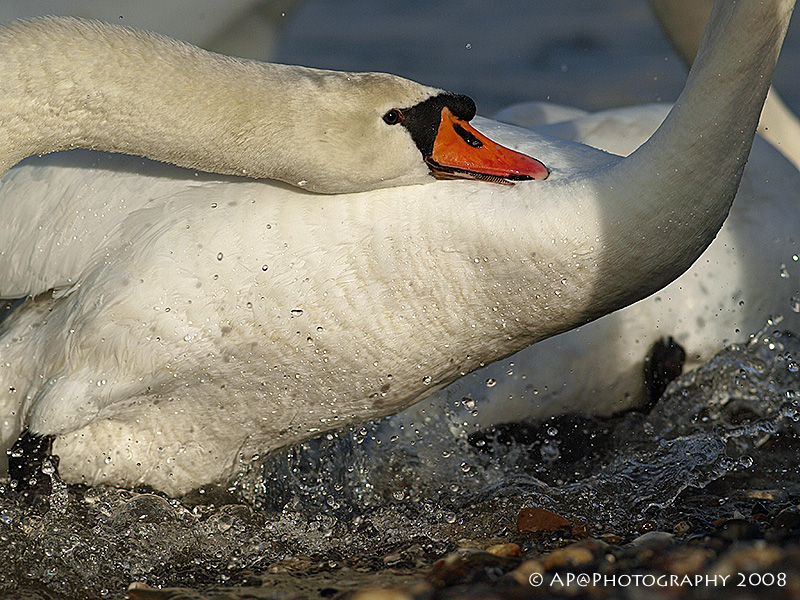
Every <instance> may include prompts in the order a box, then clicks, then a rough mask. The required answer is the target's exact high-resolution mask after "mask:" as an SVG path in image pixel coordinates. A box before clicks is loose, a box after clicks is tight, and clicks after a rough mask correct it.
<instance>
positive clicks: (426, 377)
mask: <svg viewBox="0 0 800 600" xmlns="http://www.w3.org/2000/svg"><path fill="white" fill-rule="evenodd" d="M431 381H433V378H432V377H431V376H430V375H425V377H423V378H422V383H424V384H425V385H430V383H431Z"/></svg>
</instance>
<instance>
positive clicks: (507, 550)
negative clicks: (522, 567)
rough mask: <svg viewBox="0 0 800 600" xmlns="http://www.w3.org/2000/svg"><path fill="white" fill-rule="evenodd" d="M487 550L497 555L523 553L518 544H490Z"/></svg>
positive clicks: (517, 554)
mask: <svg viewBox="0 0 800 600" xmlns="http://www.w3.org/2000/svg"><path fill="white" fill-rule="evenodd" d="M486 551H487V552H488V553H489V554H494V555H495V556H519V555H520V554H521V553H522V551H521V550H520V547H519V546H518V545H517V544H495V545H494V546H489V547H488V548H487V549H486Z"/></svg>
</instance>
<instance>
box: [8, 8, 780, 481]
mask: <svg viewBox="0 0 800 600" xmlns="http://www.w3.org/2000/svg"><path fill="white" fill-rule="evenodd" d="M792 6H793V2H791V1H790V0H766V1H763V2H760V1H759V2H756V1H752V0H751V1H741V2H737V3H722V4H721V5H719V6H718V7H717V9H716V10H715V12H714V14H713V16H712V18H711V26H710V28H709V32H708V35H707V39H706V43H705V45H704V48H703V50H702V51H701V53H700V55H699V57H698V59H697V63H696V65H695V67H694V68H693V70H692V72H691V74H690V76H689V79H688V81H687V84H686V88H685V90H684V92H683V94H682V95H681V97H680V99H679V102H678V103H677V105H676V108H675V109H674V110H673V111H672V112H671V113H670V115H669V117H668V118H667V119H666V120H665V122H664V124H663V125H662V126H661V127H660V128H659V130H658V131H657V132H656V133H655V134H654V135H653V136H652V137H651V139H650V140H649V141H648V142H647V143H645V144H644V145H643V146H642V147H641V148H640V149H639V150H637V151H636V152H635V153H633V154H632V155H631V156H630V157H628V158H625V159H620V158H619V157H616V156H614V155H610V154H607V153H604V152H602V151H598V150H595V149H592V148H590V147H586V146H581V145H578V144H572V143H569V142H563V141H559V140H555V139H549V138H546V137H543V136H539V135H536V134H534V133H531V132H527V131H524V130H521V129H516V128H513V127H508V126H503V125H501V124H498V123H493V122H491V121H486V120H483V119H477V120H476V125H477V126H478V127H480V128H481V129H482V130H483V131H484V132H485V133H486V134H487V135H490V136H493V137H495V138H497V139H502V140H504V141H505V142H506V143H507V144H509V145H514V146H517V147H518V148H519V149H520V150H521V151H530V150H531V149H532V148H536V153H537V156H540V157H541V158H542V159H543V160H544V161H545V162H546V164H548V166H550V167H551V168H552V174H551V177H550V178H549V179H548V180H547V181H544V182H533V181H531V182H524V181H523V182H520V183H518V184H517V185H515V186H491V185H486V184H483V183H481V182H476V181H439V182H435V183H431V184H429V185H415V186H408V187H392V188H381V189H377V190H373V191H370V192H365V193H354V194H348V195H337V196H322V195H315V194H310V193H307V192H305V191H303V190H301V189H297V188H292V187H288V186H285V185H282V184H278V183H272V182H248V181H234V180H228V181H211V180H209V178H205V177H203V178H200V180H199V181H197V182H195V181H193V180H192V176H191V174H179V173H182V172H179V171H174V172H173V174H172V175H169V174H166V175H164V176H161V177H159V176H147V177H145V180H146V181H144V182H143V181H141V177H142V176H141V175H138V174H136V173H131V172H130V171H125V169H124V168H121V169H117V170H112V171H109V175H108V178H107V179H106V180H105V181H100V180H98V181H96V182H93V183H92V185H91V186H88V188H87V189H83V190H82V196H81V197H80V203H81V204H80V207H79V210H77V211H76V210H75V205H74V204H72V205H71V208H70V209H68V210H67V211H66V212H67V214H69V215H70V216H71V219H70V220H69V222H67V223H65V225H66V226H67V228H77V229H76V230H80V229H81V228H82V227H85V228H86V230H87V231H90V232H91V235H89V236H88V238H87V239H86V241H85V243H84V240H82V239H80V238H78V239H77V240H73V239H67V240H66V241H65V242H64V244H63V246H61V248H62V249H63V250H62V251H64V252H71V253H74V256H75V257H76V258H75V260H74V261H73V264H72V266H71V267H69V268H67V269H66V271H62V272H60V273H56V274H50V275H49V276H48V278H47V279H46V280H42V281H39V284H38V285H39V286H40V287H44V286H48V285H49V286H50V287H63V288H64V289H61V290H60V291H59V293H58V294H56V296H55V297H51V298H46V297H39V298H36V299H32V300H28V301H27V302H26V303H25V304H24V305H23V306H21V307H20V308H19V309H18V310H17V311H15V312H14V313H12V315H11V316H10V317H9V319H7V321H6V323H4V325H3V330H2V356H3V362H2V364H0V379H2V383H3V385H2V388H0V402H1V403H2V406H3V408H2V412H0V414H3V415H5V421H4V423H3V440H4V442H5V443H6V445H9V444H10V443H11V442H12V441H13V440H14V439H15V437H16V436H17V435H19V433H20V431H21V430H23V428H25V427H27V428H28V429H29V430H30V431H31V432H33V433H34V434H38V435H45V436H52V437H54V438H55V439H54V441H53V451H54V452H55V453H56V454H57V455H59V457H60V459H61V465H60V470H61V474H62V476H63V477H64V478H65V479H66V480H67V481H84V482H87V483H90V484H94V483H99V482H104V483H110V484H115V485H133V484H136V483H139V482H143V483H147V484H150V485H152V486H154V487H156V488H159V489H161V490H163V491H165V492H167V493H170V494H180V493H184V492H186V491H188V490H190V489H191V488H193V487H195V486H197V485H201V484H203V483H206V482H211V481H217V480H221V479H224V478H225V477H228V476H230V475H232V474H233V472H234V471H235V470H236V467H237V463H238V461H240V460H244V461H247V460H250V458H251V457H252V456H253V455H254V454H256V453H260V452H265V451H270V450H273V449H275V448H278V447H280V446H284V445H286V444H289V443H292V442H295V441H297V440H301V439H304V438H306V437H308V436H310V435H313V434H314V433H316V432H320V431H324V430H327V429H332V428H335V427H341V426H344V425H347V424H351V423H355V422H359V421H364V420H367V419H370V418H375V417H378V416H381V415H386V414H390V413H392V412H396V411H398V410H400V409H402V408H403V407H405V406H408V405H410V404H412V403H413V402H416V401H418V400H420V399H421V398H424V397H425V396H427V395H429V394H430V393H432V392H433V391H435V390H436V389H439V388H441V387H442V386H444V385H446V384H447V383H450V382H451V381H453V380H454V379H456V378H458V377H459V376H461V375H463V374H465V373H467V372H470V371H472V370H474V369H476V368H478V367H479V366H480V365H481V364H482V363H485V362H489V361H493V360H497V359H499V358H502V357H504V356H508V355H510V354H511V353H513V352H516V351H518V350H520V349H522V348H524V347H526V346H527V345H529V344H531V343H534V342H536V341H538V340H540V339H544V338H546V337H549V336H552V335H555V334H557V333H559V332H561V331H565V330H567V329H570V328H573V327H576V326H579V325H581V324H583V323H586V322H588V321H590V320H592V319H595V318H598V317H600V316H602V315H604V314H606V313H608V312H610V311H612V310H614V309H616V308H619V307H621V306H624V305H626V304H629V303H631V302H633V301H635V300H637V299H639V298H641V297H643V296H646V295H648V294H649V293H652V292H653V291H655V290H657V289H659V288H660V287H662V286H663V285H665V284H666V283H667V282H669V281H670V280H672V279H673V278H675V277H676V276H677V275H678V274H680V273H681V272H682V271H683V270H685V269H686V268H688V266H689V265H690V264H691V263H692V262H693V260H694V259H695V258H696V257H697V256H698V255H699V254H700V253H701V252H702V250H703V249H704V248H705V247H706V246H707V245H708V244H709V243H710V241H711V240H712V239H713V237H714V235H715V233H716V231H717V230H718V229H719V227H720V226H721V224H722V222H723V220H724V219H725V216H726V215H727V212H728V209H729V207H730V203H731V201H732V199H733V196H734V193H735V190H736V187H737V185H738V180H739V177H740V175H741V171H742V169H743V166H744V162H745V160H746V158H747V155H748V152H749V149H750V145H751V143H752V139H753V135H754V132H755V127H756V123H757V119H758V113H759V111H760V107H761V104H762V103H763V99H764V96H765V94H766V90H767V85H768V80H769V74H770V73H771V72H772V69H773V68H774V65H775V62H776V60H777V55H778V52H779V49H780V43H781V40H782V37H783V34H784V32H785V28H786V25H787V23H788V20H789V16H790V13H791V8H792ZM733 75H735V76H733ZM384 109H385V107H382V110H384ZM112 160H115V161H116V160H122V161H123V163H124V161H129V162H127V163H124V164H127V165H130V164H131V163H130V161H135V160H136V159H130V158H128V159H119V158H118V157H116V158H113V159H112ZM30 168H31V167H30V165H23V166H21V167H19V168H17V169H15V170H13V171H11V172H10V173H8V174H6V175H5V176H4V178H3V181H2V186H3V189H2V198H3V202H4V203H5V202H8V208H9V211H11V212H12V213H13V211H14V210H15V207H16V206H18V205H20V204H23V203H21V202H19V201H15V192H14V189H13V188H14V186H15V185H17V186H18V191H19V192H20V193H22V192H21V191H22V190H25V192H24V197H26V198H28V202H31V200H30V199H31V198H47V197H48V196H47V193H48V191H47V190H50V189H56V190H57V189H59V187H60V182H59V180H58V177H59V176H60V175H59V173H61V174H63V173H64V171H65V169H61V170H51V171H48V170H47V168H43V169H42V168H40V169H42V170H39V171H36V172H35V174H33V175H32V174H31V172H30ZM127 168H129V169H130V166H128V167H127ZM164 169H167V167H164ZM133 177H136V178H137V194H138V195H140V196H141V197H142V198H148V199H150V200H149V201H142V200H140V201H139V203H138V205H136V206H135V207H132V208H133V209H132V210H129V211H127V212H126V211H125V210H124V209H119V208H118V207H117V206H116V205H114V206H108V205H107V200H106V199H107V195H106V191H107V190H112V189H113V190H120V189H125V188H126V186H128V185H130V178H133ZM37 178H39V179H40V181H39V182H37V181H35V179H37ZM37 185H38V186H40V189H39V190H38V192H37V191H36V190H34V189H33V188H35V187H36V186H37ZM6 186H9V187H8V188H7V187H6ZM104 186H107V187H104ZM148 187H149V189H147V188H148ZM42 188H44V189H42ZM98 190H99V191H98ZM6 192H8V193H6ZM50 198H51V199H52V198H53V197H52V196H51V197H50ZM70 202H72V200H69V199H67V203H68V204H69V203H70ZM19 210H20V211H24V210H25V209H24V208H19ZM115 211H116V216H115V215H114V214H112V213H114V212H115ZM76 212H77V213H78V214H77V215H76ZM107 218H108V219H107ZM59 220H60V215H59V213H58V212H57V211H55V210H45V211H43V212H42V215H41V218H40V220H39V222H38V224H36V225H34V226H32V227H28V231H29V232H30V233H31V235H32V236H33V238H34V239H33V240H25V239H24V236H21V237H20V238H19V239H20V248H27V251H23V250H21V253H22V254H21V255H16V254H15V252H16V250H14V251H13V252H11V251H9V252H10V255H9V256H6V257H4V260H3V264H14V263H16V264H35V265H36V266H37V268H38V267H39V266H40V265H41V264H42V263H43V262H46V260H44V259H42V258H41V257H40V256H39V254H40V252H39V250H40V248H41V249H42V252H41V253H46V252H47V248H46V246H47V245H49V244H51V243H53V242H52V240H50V239H41V238H40V234H38V233H37V231H38V228H39V227H42V230H43V231H48V230H49V229H48V227H50V225H51V224H52V223H53V222H54V221H55V222H58V221H59ZM17 221H20V219H16V218H14V219H13V222H17ZM93 223H94V224H99V228H100V232H98V231H97V228H95V227H93V226H92V224H93ZM106 223H108V224H109V225H110V227H109V228H108V229H105V224H106ZM87 224H88V225H87ZM37 236H39V237H37ZM654 242H657V243H654ZM57 243H59V244H60V243H61V242H60V241H59V242H57ZM26 252H27V253H26ZM50 277H52V279H50ZM2 279H3V278H0V280H2ZM69 280H71V281H72V286H71V287H64V286H66V285H67V282H68V281H69ZM56 281H57V283H56ZM31 357H34V358H35V360H32V359H31Z"/></svg>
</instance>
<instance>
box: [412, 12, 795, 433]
mask: <svg viewBox="0 0 800 600" xmlns="http://www.w3.org/2000/svg"><path fill="white" fill-rule="evenodd" d="M650 4H651V5H652V6H653V8H654V10H655V11H656V13H657V14H658V15H659V19H660V20H661V22H662V25H663V27H664V30H665V31H666V32H667V33H668V35H669V37H670V39H671V40H672V41H673V43H674V45H675V46H676V48H677V49H678V50H679V52H680V54H681V56H682V57H683V58H684V59H685V60H686V61H687V64H689V65H691V61H692V60H693V59H694V55H695V53H696V51H697V47H698V45H699V42H700V37H701V34H702V30H703V25H704V23H705V19H706V18H707V17H708V13H709V12H710V9H711V4H713V3H711V2H704V1H694V0H692V1H684V0H651V2H650ZM776 101H778V102H780V101H779V98H778V96H777V94H775V93H774V90H773V89H772V88H771V87H770V92H769V94H768V96H767V100H766V102H765V108H764V111H763V112H762V116H761V121H760V125H759V131H761V130H763V129H764V125H765V123H766V124H767V129H768V131H769V132H771V133H772V136H771V137H767V139H769V140H770V142H771V143H772V144H774V145H775V148H777V149H779V150H780V151H781V152H780V153H779V152H778V151H777V150H776V149H775V148H773V147H772V146H770V144H768V143H766V142H764V140H763V139H759V138H756V141H755V143H754V145H753V149H752V151H751V153H750V158H749V160H748V164H747V167H746V168H745V171H744V174H743V176H742V182H741V185H740V187H739V191H738V192H737V195H736V200H735V201H734V203H733V206H732V208H731V211H730V214H729V216H728V218H727V219H726V221H725V223H724V225H723V226H722V229H721V230H720V232H719V234H718V235H717V237H716V238H715V239H714V241H713V242H712V243H711V245H710V246H709V248H708V249H707V250H706V251H705V252H704V253H703V255H702V256H701V257H700V258H699V259H698V260H697V261H696V262H695V263H694V264H693V265H692V266H691V268H690V269H689V270H688V271H686V273H684V274H683V275H681V276H680V277H679V278H678V279H676V280H675V281H673V282H672V283H671V284H670V285H668V286H667V287H665V288H664V289H662V290H660V291H659V292H658V293H656V294H654V295H652V296H650V297H648V298H646V299H644V300H641V301H639V302H637V303H635V304H633V305H631V306H628V307H625V308H624V309H622V310H619V311H616V312H614V313H612V314H610V315H606V316H605V317H603V318H601V319H598V320H597V321H594V322H592V323H589V324H587V325H585V326H583V327H580V328H578V329H575V330H572V331H569V332H567V333H564V334H562V335H559V336H556V337H553V338H551V339H548V340H545V341H543V342H541V343H539V344H536V345H534V346H531V347H529V348H526V349H525V350H523V351H521V352H519V353H518V354H516V355H514V356H512V357H510V358H508V359H507V360H505V361H498V362H496V363H494V364H492V365H490V366H488V367H487V368H485V369H482V370H480V371H478V372H476V373H473V374H471V375H470V376H469V377H466V378H463V379H461V380H459V381H457V382H455V383H454V384H452V385H451V386H449V387H448V388H447V389H446V390H443V391H442V393H441V394H439V395H440V396H452V397H455V398H461V397H464V396H469V397H471V398H472V399H473V400H477V401H478V402H479V410H478V412H477V414H476V415H473V416H470V415H469V414H465V415H463V418H464V419H465V420H467V421H471V422H473V423H474V424H476V425H477V426H479V427H486V426H490V425H492V424H496V423H499V422H504V421H505V422H507V421H513V420H519V419H522V418H526V417H538V418H543V417H548V416H551V415H555V414H561V413H581V414H599V415H607V414H611V413H614V412H619V411H621V410H626V409H629V408H632V407H636V406H641V405H642V404H643V403H645V402H646V401H647V400H648V399H650V398H648V391H647V389H646V386H645V381H644V372H645V358H646V356H647V355H648V353H649V351H650V349H651V348H652V346H653V344H655V343H656V342H658V341H659V340H660V339H665V338H667V337H672V338H674V339H675V340H676V341H677V342H678V343H679V344H681V345H682V346H683V348H685V350H686V351H687V361H688V363H689V366H695V365H697V364H698V363H700V362H704V361H706V360H709V359H710V358H711V357H712V356H713V355H714V354H715V353H716V352H718V351H719V350H720V349H721V348H722V347H723V346H725V345H726V344H729V343H732V342H734V341H739V340H743V339H745V338H746V336H747V335H748V334H750V333H752V332H754V331H756V330H758V329H760V328H761V327H762V326H764V324H765V323H766V321H767V319H768V318H770V317H773V316H781V317H782V320H781V327H785V328H788V329H791V330H798V329H800V312H799V311H800V291H799V290H798V287H797V285H798V284H797V281H798V279H800V262H798V258H797V254H796V252H797V235H798V233H797V232H798V226H800V214H798V213H797V210H796V207H797V190H798V189H800V172H798V170H797V169H796V168H795V166H793V164H794V165H796V164H797V159H798V158H800V155H798V156H794V157H793V156H792V155H791V150H792V148H793V147H794V144H795V142H794V141H793V139H792V137H793V135H794V134H795V132H796V131H797V130H795V129H794V128H793V127H792V126H791V123H794V124H795V125H796V123H797V120H796V119H795V117H794V115H792V114H791V113H789V112H788V110H787V109H786V108H785V107H784V106H783V105H782V103H780V104H777V105H776V104H775V102H776ZM668 111H669V106H667V105H645V106H636V107H629V108H619V109H611V110H606V111H600V112H598V113H594V114H589V113H587V112H586V111H581V110H579V109H574V108H571V107H563V106H553V105H550V104H547V103H538V102H532V103H523V104H519V105H515V106H511V107H508V108H507V109H504V110H502V111H500V112H499V113H498V114H497V115H496V116H495V118H497V119H499V120H501V121H503V122H506V123H510V124H515V125H520V126H526V127H531V126H532V127H533V128H534V130H535V131H537V132H539V133H544V134H547V135H552V136H556V137H560V138H563V139H567V140H571V141H576V142H581V143H585V144H588V145H590V146H593V147H596V148H600V149H603V150H606V151H609V152H613V153H615V154H619V155H622V156H626V155H628V154H630V153H631V152H633V151H634V150H635V149H636V148H637V147H638V146H639V145H640V144H642V143H643V142H644V141H645V140H646V139H647V138H648V137H649V136H650V135H651V134H652V133H653V132H654V131H655V130H656V129H657V128H658V126H659V125H660V124H661V122H662V121H663V119H664V118H665V117H666V115H667V113H668ZM776 118H780V120H781V122H782V123H789V124H790V126H789V127H788V128H786V129H784V128H783V127H781V126H780V125H776ZM798 135H799V136H800V134H798ZM781 153H782V154H784V155H785V156H786V158H784V157H783V156H780V154H781ZM787 159H789V160H792V161H793V164H790V163H789V162H788V161H787ZM486 381H491V382H492V386H491V387H487V386H486V385H485V382H486ZM415 413H416V411H414V412H412V413H411V414H409V415H407V416H405V417H404V419H411V420H414V419H418V415H417V414H415Z"/></svg>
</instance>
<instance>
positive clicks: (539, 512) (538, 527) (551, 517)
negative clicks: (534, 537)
mask: <svg viewBox="0 0 800 600" xmlns="http://www.w3.org/2000/svg"><path fill="white" fill-rule="evenodd" d="M568 529H570V523H569V521H567V520H566V519H565V518H564V517H562V516H561V515H557V514H556V513H554V512H551V511H549V510H545V509H544V508H537V507H528V508H523V509H522V510H520V511H519V514H518V515H517V530H518V531H519V532H520V533H533V534H538V533H547V532H552V531H561V530H568Z"/></svg>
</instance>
